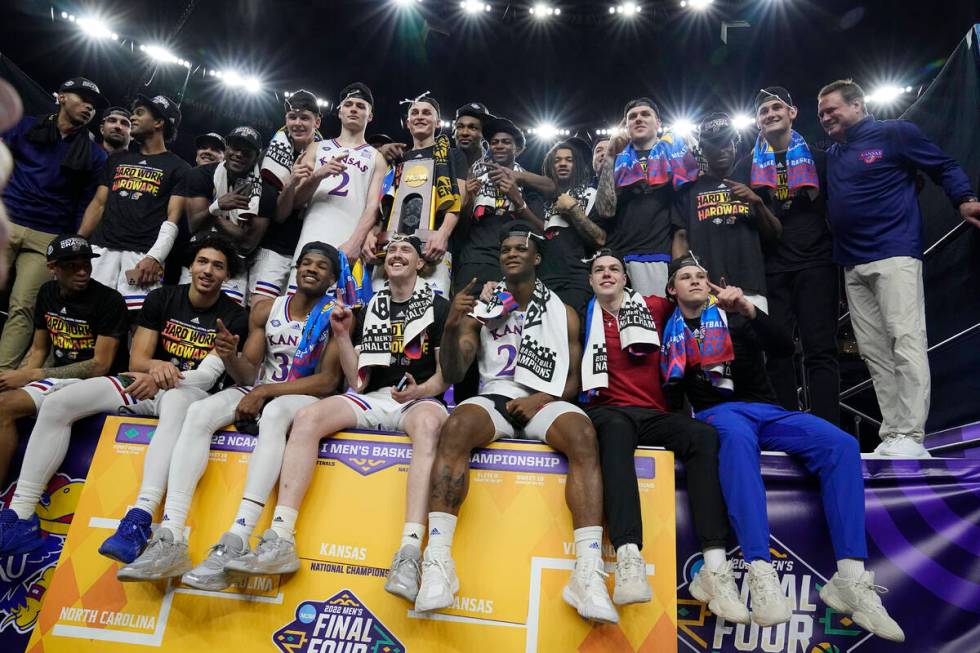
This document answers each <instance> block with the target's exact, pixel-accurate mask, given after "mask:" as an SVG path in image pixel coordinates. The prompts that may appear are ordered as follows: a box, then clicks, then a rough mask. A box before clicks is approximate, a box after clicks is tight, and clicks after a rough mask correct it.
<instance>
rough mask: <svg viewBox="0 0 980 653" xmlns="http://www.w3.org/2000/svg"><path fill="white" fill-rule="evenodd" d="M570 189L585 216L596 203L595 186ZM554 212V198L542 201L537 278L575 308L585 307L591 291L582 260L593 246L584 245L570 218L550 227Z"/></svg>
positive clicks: (555, 211) (585, 264) (587, 273)
mask: <svg viewBox="0 0 980 653" xmlns="http://www.w3.org/2000/svg"><path fill="white" fill-rule="evenodd" d="M570 192H571V194H572V196H573V197H575V199H577V200H578V203H579V206H581V207H582V210H583V211H584V212H585V215H586V216H588V215H589V214H590V213H591V212H592V208H593V205H594V204H595V195H596V191H595V188H592V187H591V186H586V187H582V188H578V189H573V190H572V191H570ZM557 213H558V212H557V210H556V209H555V201H554V200H550V201H549V202H548V203H546V204H545V207H544V221H545V231H544V241H542V242H541V264H540V265H538V271H537V277H538V278H539V279H541V281H542V282H544V285H546V286H548V288H550V289H551V290H553V291H555V292H556V293H558V296H559V297H561V300H562V301H563V302H565V303H566V304H568V305H569V306H571V307H572V308H574V309H575V310H576V311H578V310H581V309H582V308H584V303H585V302H586V301H587V300H588V297H589V295H591V294H592V291H591V289H590V288H589V266H588V264H587V263H585V259H586V258H587V257H589V256H591V255H592V252H593V248H592V247H589V246H586V244H585V240H584V239H583V238H582V236H581V234H579V232H578V229H576V228H575V226H574V225H573V224H571V222H570V221H568V220H566V222H568V223H569V224H568V226H558V225H555V224H554V223H552V225H551V226H549V225H548V221H549V219H551V217H552V216H553V215H557Z"/></svg>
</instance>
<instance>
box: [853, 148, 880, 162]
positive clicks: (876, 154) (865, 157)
mask: <svg viewBox="0 0 980 653" xmlns="http://www.w3.org/2000/svg"><path fill="white" fill-rule="evenodd" d="M884 157H885V153H884V152H883V151H882V150H880V149H877V150H864V151H863V152H861V154H859V155H858V158H859V159H861V160H862V161H864V162H865V163H866V164H867V165H871V164H872V163H874V162H875V161H880V160H881V159H883V158H884Z"/></svg>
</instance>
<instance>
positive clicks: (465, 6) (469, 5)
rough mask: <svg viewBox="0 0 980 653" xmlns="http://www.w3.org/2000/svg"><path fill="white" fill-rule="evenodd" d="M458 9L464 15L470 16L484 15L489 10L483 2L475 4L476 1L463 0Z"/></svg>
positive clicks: (488, 6)
mask: <svg viewBox="0 0 980 653" xmlns="http://www.w3.org/2000/svg"><path fill="white" fill-rule="evenodd" d="M459 8H460V9H462V10H463V12H464V13H467V14H472V15H476V14H479V13H485V12H488V11H490V9H491V7H490V5H489V4H487V3H485V2H476V0H463V2H460V3H459Z"/></svg>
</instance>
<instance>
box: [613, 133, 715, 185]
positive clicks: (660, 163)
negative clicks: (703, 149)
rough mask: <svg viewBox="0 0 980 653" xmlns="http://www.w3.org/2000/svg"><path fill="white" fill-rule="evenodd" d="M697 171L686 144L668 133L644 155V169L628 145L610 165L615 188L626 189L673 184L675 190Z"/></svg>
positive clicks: (689, 180) (695, 161)
mask: <svg viewBox="0 0 980 653" xmlns="http://www.w3.org/2000/svg"><path fill="white" fill-rule="evenodd" d="M699 172H700V168H699V167H698V162H697V160H696V159H695V158H694V155H693V154H691V150H690V148H688V146H687V142H686V141H685V140H684V138H682V137H680V136H674V134H672V133H671V132H667V133H666V134H664V135H663V136H662V137H661V138H660V140H659V141H657V142H656V143H655V144H654V146H653V147H652V148H650V154H649V155H647V161H646V170H644V169H643V164H642V163H641V162H640V157H639V154H638V153H637V151H636V148H635V147H633V144H632V143H630V144H628V145H627V146H626V149H624V150H623V151H622V152H620V153H619V154H617V155H616V162H615V164H614V165H613V178H614V179H615V181H616V188H625V187H627V186H632V185H633V184H636V183H639V182H646V184H647V185H648V186H651V187H656V186H663V185H664V184H666V183H667V182H668V181H670V182H673V185H674V190H677V189H678V188H680V187H681V186H683V185H684V184H686V183H688V182H692V181H694V180H695V179H697V178H698V174H699Z"/></svg>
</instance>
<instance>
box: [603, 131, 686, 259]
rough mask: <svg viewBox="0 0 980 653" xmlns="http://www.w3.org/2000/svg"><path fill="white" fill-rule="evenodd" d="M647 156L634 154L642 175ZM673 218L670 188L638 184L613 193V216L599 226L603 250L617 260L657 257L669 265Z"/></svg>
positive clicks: (645, 154)
mask: <svg viewBox="0 0 980 653" xmlns="http://www.w3.org/2000/svg"><path fill="white" fill-rule="evenodd" d="M649 154H650V150H647V151H646V152H637V155H638V157H639V162H640V167H641V168H642V170H643V171H644V172H646V168H647V157H648V156H649ZM673 214H674V188H673V185H672V184H670V183H666V184H664V185H662V186H657V187H656V188H651V187H650V186H649V185H648V184H647V183H646V182H640V183H636V184H633V185H631V186H627V187H625V188H617V189H616V215H615V216H613V217H612V218H611V219H608V220H603V221H601V222H599V225H600V226H601V227H602V228H603V229H605V230H606V233H607V238H606V242H607V246H608V247H610V248H611V249H612V250H613V251H614V252H618V253H619V254H620V255H621V256H650V255H658V256H660V257H661V259H662V260H663V261H665V262H666V261H670V246H671V244H672V239H673V230H672V228H671V221H672V219H673Z"/></svg>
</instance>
